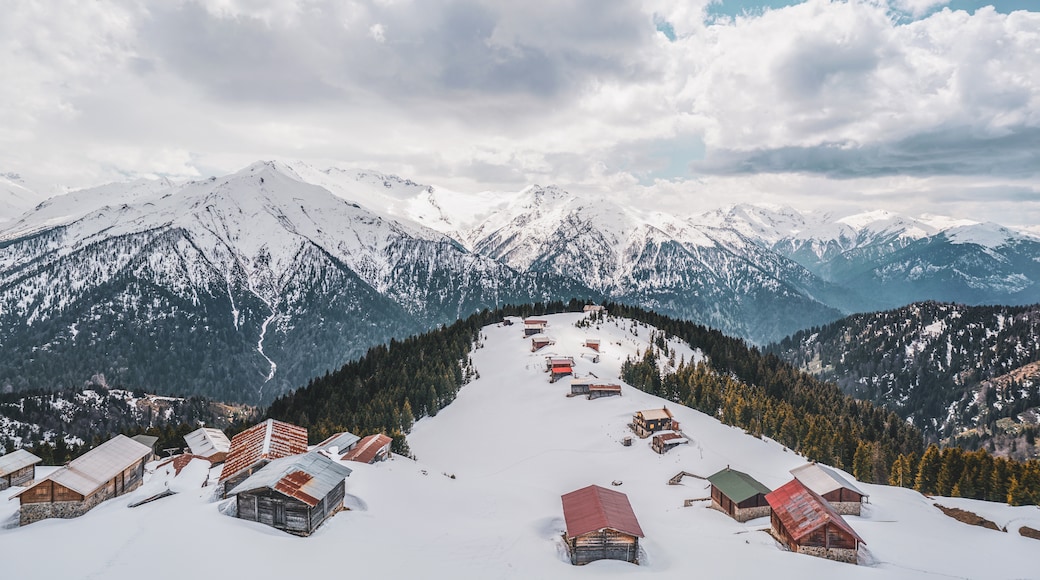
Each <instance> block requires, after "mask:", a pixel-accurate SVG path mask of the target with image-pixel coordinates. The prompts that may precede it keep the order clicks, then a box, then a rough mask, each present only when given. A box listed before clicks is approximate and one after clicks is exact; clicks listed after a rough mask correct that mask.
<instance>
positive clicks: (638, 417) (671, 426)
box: [632, 407, 679, 439]
mask: <svg viewBox="0 0 1040 580" xmlns="http://www.w3.org/2000/svg"><path fill="white" fill-rule="evenodd" d="M632 430H633V431H635V433H636V435H639V436H640V437H642V438H643V439H646V438H647V437H649V436H651V435H653V434H654V433H657V432H658V431H678V430H679V422H678V421H676V420H675V419H673V418H672V412H671V411H669V410H668V407H662V408H660V409H649V410H646V411H638V412H637V413H636V414H635V415H633V416H632Z"/></svg>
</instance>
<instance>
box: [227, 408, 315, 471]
mask: <svg viewBox="0 0 1040 580" xmlns="http://www.w3.org/2000/svg"><path fill="white" fill-rule="evenodd" d="M306 452H307V429H306V428H304V427H300V426H298V425H292V424H290V423H283V422H281V421H275V420H274V419H268V420H266V421H264V422H263V423H260V424H258V425H253V426H252V427H250V428H249V429H246V430H245V431H243V432H241V433H239V434H238V435H235V436H234V437H232V438H231V450H230V451H228V455H227V459H225V460H224V469H223V470H221V472H220V481H224V480H225V479H228V478H229V477H232V476H234V475H237V474H238V473H241V472H242V471H244V470H246V469H249V468H250V467H252V466H253V465H255V464H256V462H258V461H261V460H264V459H279V458H282V457H289V456H290V455H299V454H301V453H306Z"/></svg>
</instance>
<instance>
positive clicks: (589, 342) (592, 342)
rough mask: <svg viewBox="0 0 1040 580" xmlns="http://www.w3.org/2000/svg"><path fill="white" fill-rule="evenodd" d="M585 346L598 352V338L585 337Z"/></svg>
mask: <svg viewBox="0 0 1040 580" xmlns="http://www.w3.org/2000/svg"><path fill="white" fill-rule="evenodd" d="M585 347H586V348H591V349H592V350H594V351H596V352H599V339H598V338H586V339H585Z"/></svg>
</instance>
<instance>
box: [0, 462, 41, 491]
mask: <svg viewBox="0 0 1040 580" xmlns="http://www.w3.org/2000/svg"><path fill="white" fill-rule="evenodd" d="M35 477H36V466H35V465H29V466H28V467H23V468H22V469H19V470H18V471H13V472H11V473H8V474H7V475H5V476H3V477H0V490H4V489H7V488H9V487H13V486H15V485H22V484H23V483H29V482H31V481H32V480H33V479H35Z"/></svg>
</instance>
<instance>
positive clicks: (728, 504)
mask: <svg viewBox="0 0 1040 580" xmlns="http://www.w3.org/2000/svg"><path fill="white" fill-rule="evenodd" d="M708 481H709V482H711V507H713V508H715V509H717V510H719V511H720V512H723V513H726V514H729V517H731V518H733V519H735V520H737V521H738V522H746V521H748V520H753V519H755V518H764V517H767V516H768V515H769V503H768V502H766V494H768V493H769V492H770V491H771V490H770V489H769V488H768V487H766V486H764V485H762V484H761V483H759V482H758V480H756V479H755V478H753V477H751V476H750V475H748V474H746V473H744V472H743V471H737V470H736V469H730V468H729V466H727V467H726V469H723V470H722V471H720V472H718V473H716V474H714V475H711V476H709V477H708Z"/></svg>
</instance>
